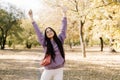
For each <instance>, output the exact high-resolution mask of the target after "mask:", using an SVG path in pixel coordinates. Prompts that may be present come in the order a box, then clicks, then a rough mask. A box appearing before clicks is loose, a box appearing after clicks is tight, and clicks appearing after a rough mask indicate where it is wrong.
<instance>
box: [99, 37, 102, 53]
mask: <svg viewBox="0 0 120 80" xmlns="http://www.w3.org/2000/svg"><path fill="white" fill-rule="evenodd" d="M99 39H100V46H101V51H103V39H102V37H100V38H99Z"/></svg>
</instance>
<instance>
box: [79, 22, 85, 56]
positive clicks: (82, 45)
mask: <svg viewBox="0 0 120 80" xmlns="http://www.w3.org/2000/svg"><path fill="white" fill-rule="evenodd" d="M83 26H84V23H83V22H82V21H80V43H81V48H82V54H83V57H86V50H85V41H84V37H83Z"/></svg>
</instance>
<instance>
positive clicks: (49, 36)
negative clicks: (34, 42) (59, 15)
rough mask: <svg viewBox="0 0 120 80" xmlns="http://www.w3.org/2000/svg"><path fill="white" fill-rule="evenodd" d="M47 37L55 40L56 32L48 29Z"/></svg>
mask: <svg viewBox="0 0 120 80" xmlns="http://www.w3.org/2000/svg"><path fill="white" fill-rule="evenodd" d="M46 35H47V37H48V38H53V36H54V32H53V31H52V30H51V29H50V28H47V30H46Z"/></svg>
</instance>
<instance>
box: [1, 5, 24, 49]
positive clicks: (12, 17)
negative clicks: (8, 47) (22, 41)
mask: <svg viewBox="0 0 120 80" xmlns="http://www.w3.org/2000/svg"><path fill="white" fill-rule="evenodd" d="M21 17H23V13H22V12H21V10H20V9H17V8H16V7H15V6H13V5H10V4H8V7H7V8H5V7H2V8H1V9H0V46H1V49H5V44H6V40H7V37H8V36H10V35H11V36H12V35H14V36H17V37H19V33H20V31H21V30H22V28H20V24H21V21H20V18H21Z"/></svg>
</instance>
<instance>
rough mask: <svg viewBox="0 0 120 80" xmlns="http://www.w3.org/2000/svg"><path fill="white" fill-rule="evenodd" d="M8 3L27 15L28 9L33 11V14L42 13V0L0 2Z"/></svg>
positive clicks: (7, 0)
mask: <svg viewBox="0 0 120 80" xmlns="http://www.w3.org/2000/svg"><path fill="white" fill-rule="evenodd" d="M1 2H4V3H10V4H13V5H15V6H17V7H18V8H21V9H22V10H24V11H25V13H27V12H28V11H29V10H30V9H32V10H33V12H34V13H37V12H40V10H41V11H42V10H43V9H44V8H45V6H44V5H43V0H0V3H1Z"/></svg>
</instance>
